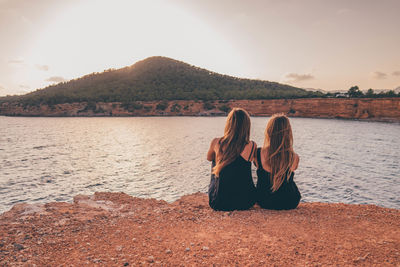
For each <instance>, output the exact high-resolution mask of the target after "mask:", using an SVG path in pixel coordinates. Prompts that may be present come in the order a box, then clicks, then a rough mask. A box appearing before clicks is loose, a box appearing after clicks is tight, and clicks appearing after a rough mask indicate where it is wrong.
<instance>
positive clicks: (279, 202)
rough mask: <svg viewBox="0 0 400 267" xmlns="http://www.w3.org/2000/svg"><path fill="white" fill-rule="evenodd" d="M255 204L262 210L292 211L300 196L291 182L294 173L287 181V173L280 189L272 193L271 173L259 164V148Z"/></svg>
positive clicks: (258, 153)
mask: <svg viewBox="0 0 400 267" xmlns="http://www.w3.org/2000/svg"><path fill="white" fill-rule="evenodd" d="M257 163H258V168H257V177H258V179H257V186H256V188H257V203H258V204H259V205H260V206H261V207H262V208H264V209H274V210H283V209H285V210H287V209H294V208H296V207H297V205H298V204H299V202H300V199H301V194H300V192H299V189H298V188H297V185H296V183H295V182H294V181H293V177H294V172H292V173H291V175H290V177H289V180H287V175H288V173H287V172H286V174H285V180H284V182H283V183H282V185H281V187H280V188H279V189H278V190H276V191H275V192H272V189H271V186H272V184H271V173H269V172H267V171H266V170H264V169H263V167H262V164H261V148H258V149H257Z"/></svg>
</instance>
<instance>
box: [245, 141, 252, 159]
mask: <svg viewBox="0 0 400 267" xmlns="http://www.w3.org/2000/svg"><path fill="white" fill-rule="evenodd" d="M251 144H252V146H251V152H250V155H249V158H248V159H247V161H250V158H251V156H252V155H253V151H254V142H253V141H251Z"/></svg>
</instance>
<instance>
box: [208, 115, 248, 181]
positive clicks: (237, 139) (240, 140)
mask: <svg viewBox="0 0 400 267" xmlns="http://www.w3.org/2000/svg"><path fill="white" fill-rule="evenodd" d="M249 142H250V116H249V114H248V113H247V111H245V110H244V109H241V108H234V109H232V111H231V112H229V114H228V117H227V119H226V124H225V131H224V136H223V137H222V138H221V139H220V140H219V147H218V151H217V153H216V157H215V159H216V160H215V163H216V164H215V166H214V168H213V169H212V172H213V174H215V176H216V177H218V176H219V173H220V172H221V170H222V169H223V168H224V167H225V166H226V165H228V164H229V163H231V162H233V161H234V160H235V159H236V158H237V157H238V156H239V155H240V153H241V152H242V151H243V149H244V147H245V146H246V144H248V143H249Z"/></svg>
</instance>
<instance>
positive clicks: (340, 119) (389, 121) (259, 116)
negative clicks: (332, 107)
mask: <svg viewBox="0 0 400 267" xmlns="http://www.w3.org/2000/svg"><path fill="white" fill-rule="evenodd" d="M271 116H272V115H250V117H254V118H268V117H271ZM0 117H10V118H180V117H192V118H226V115H126V116H107V115H104V116H44V115H2V114H0ZM288 117H289V118H299V119H317V120H339V121H359V122H381V123H395V124H396V123H398V124H399V123H400V120H390V119H387V120H381V119H372V118H371V119H357V118H336V117H332V118H328V117H301V116H296V117H291V116H290V115H289V116H288Z"/></svg>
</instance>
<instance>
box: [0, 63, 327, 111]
mask: <svg viewBox="0 0 400 267" xmlns="http://www.w3.org/2000/svg"><path fill="white" fill-rule="evenodd" d="M320 94H321V93H317V92H309V91H306V90H304V89H300V88H296V87H292V86H289V85H284V84H279V83H276V82H269V81H261V80H251V79H240V78H236V77H232V76H227V75H221V74H218V73H215V72H211V71H208V70H206V69H202V68H198V67H195V66H192V65H189V64H187V63H184V62H181V61H177V60H174V59H170V58H166V57H150V58H147V59H145V60H142V61H139V62H137V63H135V64H134V65H132V66H129V67H125V68H121V69H117V70H114V69H110V70H106V71H104V72H102V73H92V74H89V75H86V76H83V77H81V78H78V79H74V80H71V81H68V82H64V83H59V84H56V85H51V86H48V87H46V88H44V89H39V90H36V91H34V92H31V93H28V94H25V95H22V96H9V97H3V98H0V102H16V103H21V104H24V105H40V104H47V105H54V104H60V103H74V102H133V101H154V100H226V99H276V98H300V97H313V96H319V95H320Z"/></svg>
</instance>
